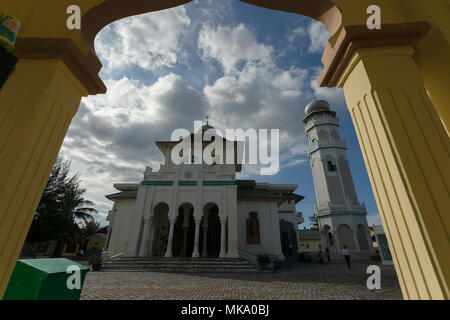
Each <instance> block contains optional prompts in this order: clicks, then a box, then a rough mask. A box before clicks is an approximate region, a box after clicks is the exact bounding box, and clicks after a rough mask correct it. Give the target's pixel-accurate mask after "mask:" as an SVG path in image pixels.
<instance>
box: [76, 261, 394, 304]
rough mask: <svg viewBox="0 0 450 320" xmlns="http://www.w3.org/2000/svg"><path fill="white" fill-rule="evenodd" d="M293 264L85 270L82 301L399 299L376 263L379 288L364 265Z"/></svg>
mask: <svg viewBox="0 0 450 320" xmlns="http://www.w3.org/2000/svg"><path fill="white" fill-rule="evenodd" d="M369 264H370V263H354V264H353V266H352V268H351V269H350V270H349V269H347V267H346V265H344V264H340V263H339V264H338V263H335V264H327V265H317V264H296V265H294V266H292V267H290V268H285V269H283V270H282V271H280V272H279V273H277V274H272V273H262V272H256V273H240V274H233V273H228V274H211V273H202V274H200V273H196V274H189V273H185V274H177V273H160V272H92V271H91V272H89V273H88V274H87V276H86V280H85V283H84V287H83V291H82V294H81V299H82V300H104V299H118V300H142V299H144V300H178V299H182V300H184V299H186V300H207V299H216V300H219V299H222V300H232V299H233V300H238V299H248V300H257V299H267V300H273V299H276V300H278V299H279V300H303V299H305V300H307V299H369V300H375V299H402V296H401V291H400V287H399V285H398V281H397V276H396V274H395V270H394V268H393V267H391V266H381V289H380V290H369V289H367V287H366V280H367V277H368V276H369V275H367V274H366V269H367V266H368V265H369Z"/></svg>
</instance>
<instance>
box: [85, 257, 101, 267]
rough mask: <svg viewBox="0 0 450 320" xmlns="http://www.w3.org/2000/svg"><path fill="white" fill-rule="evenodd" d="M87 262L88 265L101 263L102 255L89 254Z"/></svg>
mask: <svg viewBox="0 0 450 320" xmlns="http://www.w3.org/2000/svg"><path fill="white" fill-rule="evenodd" d="M88 262H89V264H90V265H93V264H101V263H102V262H103V259H102V257H101V256H95V255H94V256H90V257H89V258H88Z"/></svg>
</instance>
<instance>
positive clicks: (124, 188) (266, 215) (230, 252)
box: [105, 123, 303, 262]
mask: <svg viewBox="0 0 450 320" xmlns="http://www.w3.org/2000/svg"><path fill="white" fill-rule="evenodd" d="M210 129H213V128H212V127H211V126H210V125H209V124H208V123H207V124H206V125H204V126H203V127H202V129H201V131H200V130H199V131H198V132H197V133H195V134H191V136H192V137H193V136H195V135H203V134H204V133H205V131H206V130H208V131H209V130H210ZM221 138H222V137H221ZM222 139H224V138H222ZM224 140H225V139H224ZM194 141H195V139H194ZM234 143H235V148H234V150H235V151H236V150H237V148H236V145H237V142H234ZM177 144H178V142H177V141H159V142H156V145H157V146H158V148H159V149H160V150H161V152H162V153H163V155H164V157H165V161H164V163H163V164H162V165H161V167H160V169H159V170H158V171H157V172H153V170H152V169H151V168H150V167H147V169H146V170H145V172H144V176H143V180H142V181H139V182H136V183H116V184H114V187H115V188H116V189H117V190H118V192H117V193H114V194H110V195H108V196H106V197H107V198H108V199H110V200H112V201H113V202H114V205H113V208H112V210H110V212H109V215H108V218H107V219H108V220H109V222H110V226H109V231H108V236H107V241H106V247H105V249H106V253H105V254H106V255H107V256H109V257H113V256H118V255H120V256H122V257H129V258H150V257H166V258H173V257H191V258H244V259H246V260H248V261H250V262H256V256H257V255H258V254H261V253H263V252H270V253H272V254H275V255H278V256H280V258H281V259H284V258H285V256H286V255H292V256H294V255H295V253H296V252H297V251H298V249H297V248H298V230H299V229H298V224H299V223H302V222H303V216H302V213H301V212H297V211H296V204H297V203H298V202H299V201H301V200H302V199H303V196H300V195H297V194H295V193H294V191H295V190H296V189H297V185H295V184H269V183H259V182H255V181H253V180H236V172H239V171H241V166H242V165H240V164H215V163H213V164H211V165H208V164H205V163H202V164H191V163H182V164H175V163H174V162H173V161H172V158H171V152H172V149H173V148H174V147H175V145H177ZM207 144H208V143H207V142H203V143H202V148H205V147H206V146H207ZM225 152H226V151H225ZM235 154H237V152H236V153H235ZM225 156H226V155H225V154H224V157H225ZM219 163H220V162H219Z"/></svg>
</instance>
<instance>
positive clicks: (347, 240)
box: [338, 224, 356, 250]
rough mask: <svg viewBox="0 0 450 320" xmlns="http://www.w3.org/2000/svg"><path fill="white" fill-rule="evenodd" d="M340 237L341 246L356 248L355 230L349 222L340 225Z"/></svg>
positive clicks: (350, 248)
mask: <svg viewBox="0 0 450 320" xmlns="http://www.w3.org/2000/svg"><path fill="white" fill-rule="evenodd" d="M338 237H339V244H340V245H341V248H343V247H344V246H347V248H348V249H349V250H355V249H356V245H355V239H354V237H353V231H352V229H351V228H350V227H349V226H348V225H347V224H341V225H339V227H338Z"/></svg>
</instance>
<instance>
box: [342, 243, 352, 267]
mask: <svg viewBox="0 0 450 320" xmlns="http://www.w3.org/2000/svg"><path fill="white" fill-rule="evenodd" d="M341 254H342V255H343V256H344V258H345V262H347V267H349V268H350V251H348V249H347V246H346V245H344V249H342V251H341Z"/></svg>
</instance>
